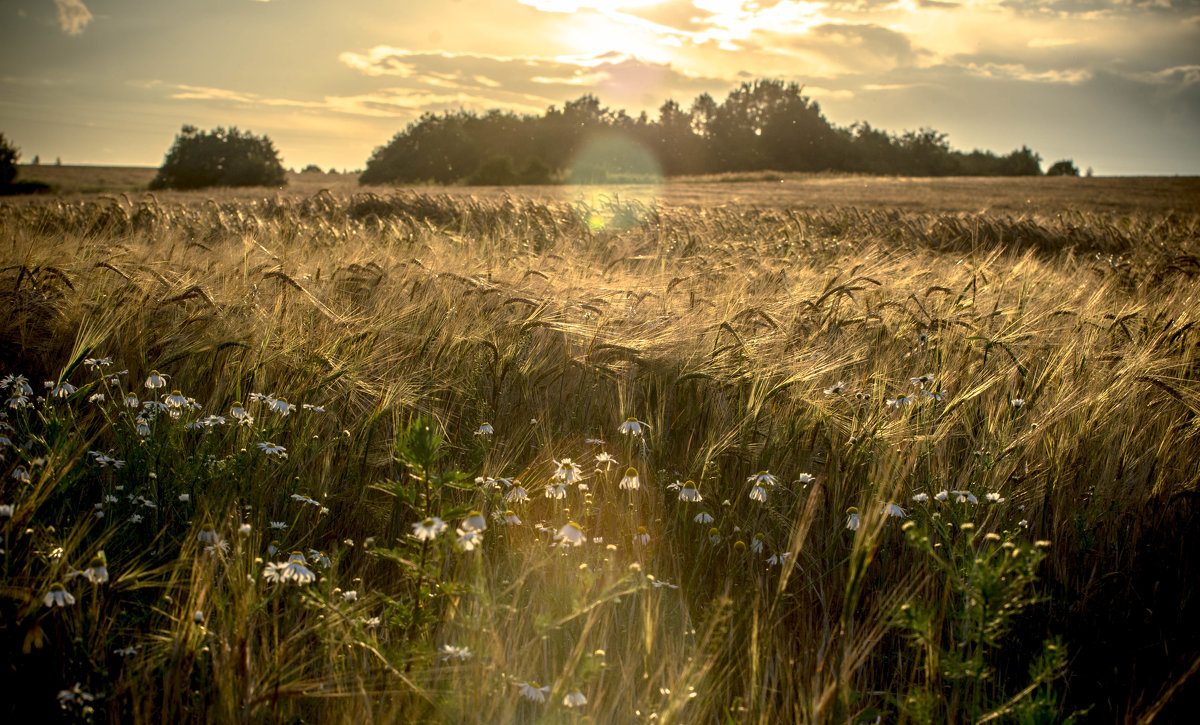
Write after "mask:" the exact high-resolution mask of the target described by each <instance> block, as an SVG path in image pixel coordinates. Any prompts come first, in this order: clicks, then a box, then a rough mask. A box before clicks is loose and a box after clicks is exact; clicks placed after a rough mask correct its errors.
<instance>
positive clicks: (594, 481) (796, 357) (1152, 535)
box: [0, 167, 1200, 723]
mask: <svg viewBox="0 0 1200 725" xmlns="http://www.w3.org/2000/svg"><path fill="white" fill-rule="evenodd" d="M39 170H43V171H47V172H50V171H53V172H55V173H60V172H62V173H64V174H65V173H66V172H67V171H72V170H64V169H55V168H52V167H40V169H39ZM73 171H74V173H75V174H76V176H74V177H71V178H72V179H73V180H72V181H70V183H71V184H74V186H71V187H69V188H68V186H67V183H68V182H67V181H64V180H63V179H66V178H67V176H64V177H63V179H51V178H50V177H49V176H46V177H44V178H43V177H39V176H37V175H35V174H34V173H33V171H31V170H29V169H28V168H27V169H26V172H27V173H25V174H24V176H25V177H28V178H32V179H39V178H43V180H48V181H51V182H52V183H56V184H60V185H62V189H63V191H64V193H65V196H63V197H50V198H33V199H21V200H17V201H11V202H9V201H6V202H4V203H3V205H0V248H2V249H3V260H2V262H0V304H2V305H3V307H4V309H5V311H6V314H5V315H4V316H3V318H2V319H0V376H2V378H3V379H2V380H0V385H2V386H3V390H2V391H0V410H3V413H2V416H3V417H2V418H0V537H2V543H0V547H2V548H3V550H4V551H3V555H2V557H0V566H2V567H3V573H2V579H0V651H2V652H3V656H2V657H0V661H2V662H3V667H4V670H3V673H2V676H3V680H4V682H5V690H6V691H8V692H9V693H20V696H19V697H16V696H15V695H14V694H10V696H9V697H7V698H5V700H4V703H3V705H0V708H2V709H0V711H5V712H10V713H12V714H14V715H15V714H20V715H35V716H43V717H46V718H49V719H57V718H62V717H64V715H65V716H67V717H72V718H77V719H79V720H90V721H94V722H153V723H159V722H232V721H238V720H246V721H250V722H356V723H358V722H418V721H433V722H480V723H500V722H518V723H534V722H547V723H551V722H553V723H558V722H597V723H609V722H613V723H627V722H677V723H726V722H739V723H740V722H756V723H780V722H811V723H823V722H838V723H841V722H854V723H857V722H888V723H892V722H905V723H940V722H954V723H965V722H979V723H982V722H998V723H1001V722H1004V723H1007V722H1013V723H1017V722H1019V723H1060V722H1068V721H1071V719H1072V718H1075V719H1077V720H1079V721H1095V722H1114V721H1125V722H1138V723H1149V722H1180V721H1183V720H1185V719H1186V714H1187V713H1190V712H1194V706H1195V704H1196V697H1195V694H1194V693H1195V692H1196V690H1197V689H1198V688H1197V683H1198V682H1200V679H1197V677H1196V672H1197V669H1200V628H1197V627H1196V626H1195V622H1196V621H1197V616H1198V615H1200V604H1198V602H1197V595H1198V594H1200V585H1198V584H1197V582H1198V581H1200V571H1198V565H1200V560H1198V559H1197V553H1198V547H1200V528H1198V527H1197V526H1196V524H1195V521H1196V517H1197V516H1198V515H1200V502H1198V500H1197V498H1198V487H1200V466H1198V465H1197V461H1200V417H1198V414H1200V320H1198V315H1200V299H1198V297H1197V289H1200V287H1198V285H1197V281H1198V275H1200V208H1198V207H1200V204H1198V202H1200V193H1198V192H1200V187H1198V185H1197V182H1196V180H1195V179H1124V180H1123V179H1101V178H1095V179H1050V178H1038V179H1031V180H961V179H927V180H919V181H918V180H908V179H874V180H866V179H862V178H857V177H799V176H782V177H779V178H773V177H769V175H768V176H764V177H763V178H761V179H754V180H749V181H747V180H737V179H719V178H707V179H694V180H691V181H689V182H687V183H679V184H671V185H669V186H665V187H658V188H653V187H649V186H647V187H637V188H633V187H631V188H617V189H571V188H565V187H558V188H555V187H536V188H522V189H481V188H455V189H437V188H424V189H415V190H413V189H408V190H386V189H373V190H371V191H369V192H363V191H360V190H359V188H358V187H357V186H356V183H355V182H354V180H353V178H351V177H344V176H341V175H311V174H309V175H305V174H300V175H293V176H292V179H293V183H292V185H291V189H290V190H288V191H284V192H279V193H276V192H274V191H271V190H263V189H257V190H241V191H237V192H226V191H217V192H213V193H211V194H208V193H204V192H194V193H163V194H156V195H148V194H144V193H143V192H140V191H138V190H137V187H138V184H139V183H145V182H137V181H136V180H129V181H128V183H129V187H128V188H126V187H120V186H111V185H110V186H104V184H103V183H100V182H91V181H88V180H87V179H86V178H83V177H84V176H85V174H84V172H81V171H78V170H73ZM88 173H91V172H88ZM305 176H311V177H313V178H312V180H311V181H309V180H303V181H299V179H302V177H305ZM106 178H107V177H106ZM113 178H116V177H113ZM121 178H126V179H131V178H132V177H129V176H125V177H121ZM105 183H108V182H105ZM121 183H125V182H121ZM310 184H311V185H310ZM96 185H99V187H103V188H106V189H110V190H112V191H113V193H112V194H104V195H96V194H93V193H85V192H86V191H88V190H89V189H92V190H94V188H98V187H97V186H96ZM18 376H21V377H18Z"/></svg>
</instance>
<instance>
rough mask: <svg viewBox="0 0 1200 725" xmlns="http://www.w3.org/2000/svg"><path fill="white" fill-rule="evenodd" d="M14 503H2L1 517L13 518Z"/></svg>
mask: <svg viewBox="0 0 1200 725" xmlns="http://www.w3.org/2000/svg"><path fill="white" fill-rule="evenodd" d="M13 505H14V504H11V503H6V504H3V505H0V518H6V519H11V518H12V515H13Z"/></svg>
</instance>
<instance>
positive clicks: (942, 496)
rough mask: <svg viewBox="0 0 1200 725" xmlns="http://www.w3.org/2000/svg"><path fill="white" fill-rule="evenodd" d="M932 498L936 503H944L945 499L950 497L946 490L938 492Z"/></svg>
mask: <svg viewBox="0 0 1200 725" xmlns="http://www.w3.org/2000/svg"><path fill="white" fill-rule="evenodd" d="M933 497H934V498H935V499H937V500H938V501H945V500H946V499H947V498H949V497H950V492H949V491H947V490H946V489H942V490H941V491H938V492H937V493H936V494H934V496H933Z"/></svg>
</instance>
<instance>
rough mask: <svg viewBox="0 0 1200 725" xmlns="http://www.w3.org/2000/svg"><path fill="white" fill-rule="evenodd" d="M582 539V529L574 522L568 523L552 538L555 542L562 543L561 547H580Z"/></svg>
mask: <svg viewBox="0 0 1200 725" xmlns="http://www.w3.org/2000/svg"><path fill="white" fill-rule="evenodd" d="M583 539H584V536H583V529H582V528H580V526H579V524H577V523H575V522H574V521H568V522H567V523H566V525H565V526H563V527H562V528H561V529H559V530H558V533H557V534H556V535H555V536H554V540H555V541H560V542H562V543H561V546H567V545H568V544H569V545H571V546H582V545H583Z"/></svg>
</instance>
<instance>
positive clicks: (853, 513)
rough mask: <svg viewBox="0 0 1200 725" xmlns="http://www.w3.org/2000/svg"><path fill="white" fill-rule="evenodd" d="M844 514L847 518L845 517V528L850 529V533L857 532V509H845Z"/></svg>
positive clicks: (854, 507) (853, 507)
mask: <svg viewBox="0 0 1200 725" xmlns="http://www.w3.org/2000/svg"><path fill="white" fill-rule="evenodd" d="M846 513H847V514H848V516H847V517H846V528H847V529H850V530H851V531H857V530H858V507H856V506H851V507H850V508H848V509H846Z"/></svg>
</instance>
